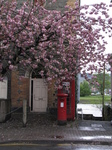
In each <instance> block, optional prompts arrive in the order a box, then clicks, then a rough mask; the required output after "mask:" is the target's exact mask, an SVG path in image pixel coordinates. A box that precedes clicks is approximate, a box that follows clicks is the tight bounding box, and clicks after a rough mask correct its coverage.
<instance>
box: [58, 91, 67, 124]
mask: <svg viewBox="0 0 112 150" xmlns="http://www.w3.org/2000/svg"><path fill="white" fill-rule="evenodd" d="M67 96H68V94H63V93H60V94H58V124H59V125H65V124H66V123H67V104H66V99H67Z"/></svg>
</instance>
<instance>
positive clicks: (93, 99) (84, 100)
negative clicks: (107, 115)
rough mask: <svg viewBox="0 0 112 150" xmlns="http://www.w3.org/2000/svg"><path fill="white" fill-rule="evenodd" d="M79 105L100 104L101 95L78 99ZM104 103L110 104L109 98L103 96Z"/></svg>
mask: <svg viewBox="0 0 112 150" xmlns="http://www.w3.org/2000/svg"><path fill="white" fill-rule="evenodd" d="M79 103H81V104H102V96H101V95H95V96H85V97H80V102H79ZM104 103H108V104H110V103H111V96H107V95H105V97H104Z"/></svg>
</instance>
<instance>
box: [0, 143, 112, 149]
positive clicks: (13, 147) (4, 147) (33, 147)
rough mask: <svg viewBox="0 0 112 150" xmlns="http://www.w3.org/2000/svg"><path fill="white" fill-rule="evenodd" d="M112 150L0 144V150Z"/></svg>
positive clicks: (86, 147) (110, 147)
mask: <svg viewBox="0 0 112 150" xmlns="http://www.w3.org/2000/svg"><path fill="white" fill-rule="evenodd" d="M101 149H102V150H112V146H109V145H91V144H72V143H71V144H68V143H65V144H64V143H63V144H23V143H22V144H21V143H19V144H17V143H12V144H10V143H9V144H0V150H101Z"/></svg>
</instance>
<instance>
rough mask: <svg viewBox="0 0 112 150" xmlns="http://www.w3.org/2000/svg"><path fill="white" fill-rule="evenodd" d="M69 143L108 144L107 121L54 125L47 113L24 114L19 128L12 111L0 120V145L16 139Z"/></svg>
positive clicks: (111, 138)
mask: <svg viewBox="0 0 112 150" xmlns="http://www.w3.org/2000/svg"><path fill="white" fill-rule="evenodd" d="M43 141H44V142H61V143H62V142H70V143H82V144H83V143H92V144H108V145H112V126H111V123H110V121H95V120H81V119H76V120H74V121H67V125H64V126H60V125H58V124H57V118H56V117H55V116H54V115H51V114H48V113H47V114H38V113H28V117H27V125H26V127H23V123H22V113H13V114H12V116H11V118H10V119H9V120H7V121H6V122H5V123H0V144H2V143H11V142H12V143H14V142H16V143H18V142H33V143H37V142H43Z"/></svg>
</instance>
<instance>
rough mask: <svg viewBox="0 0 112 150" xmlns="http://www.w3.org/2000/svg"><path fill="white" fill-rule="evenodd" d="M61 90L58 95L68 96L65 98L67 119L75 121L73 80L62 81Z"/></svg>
mask: <svg viewBox="0 0 112 150" xmlns="http://www.w3.org/2000/svg"><path fill="white" fill-rule="evenodd" d="M61 85H62V89H59V90H58V93H64V94H68V96H67V112H66V113H67V119H68V120H74V119H75V80H70V81H63V82H62V83H61Z"/></svg>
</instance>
